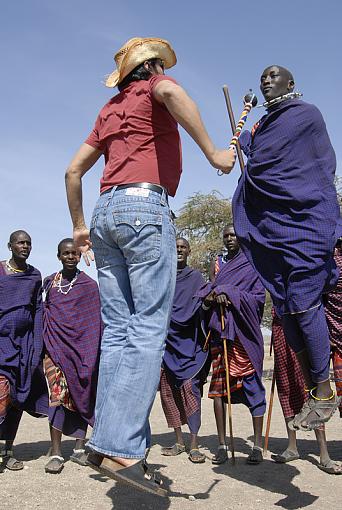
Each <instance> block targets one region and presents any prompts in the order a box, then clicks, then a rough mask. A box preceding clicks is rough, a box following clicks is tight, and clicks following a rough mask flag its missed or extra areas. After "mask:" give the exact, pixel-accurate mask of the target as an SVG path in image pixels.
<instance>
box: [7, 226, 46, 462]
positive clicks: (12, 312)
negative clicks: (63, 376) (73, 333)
mask: <svg viewBox="0 0 342 510" xmlns="http://www.w3.org/2000/svg"><path fill="white" fill-rule="evenodd" d="M8 248H9V250H10V251H11V252H12V256H11V257H10V258H9V260H7V261H2V262H0V439H3V440H5V445H4V448H3V449H2V450H1V452H0V472H2V471H3V470H4V469H5V468H7V469H11V470H15V471H17V470H19V469H23V467H24V466H23V463H22V462H21V461H19V460H17V459H15V458H14V457H13V442H14V439H15V437H16V434H17V430H18V427H19V423H20V420H21V416H22V413H23V411H26V412H28V413H29V414H31V415H32V416H36V417H40V416H46V415H47V413H48V393H47V387H46V383H45V378H44V373H43V365H42V351H43V341H42V324H43V323H42V318H43V309H42V278H41V275H40V272H39V271H38V270H37V269H35V268H34V267H33V266H30V265H28V264H27V263H26V261H27V259H28V257H29V255H30V253H31V248H32V245H31V237H30V236H29V235H28V234H27V233H26V232H24V231H23V230H17V231H16V232H13V233H12V234H11V236H10V240H9V243H8Z"/></svg>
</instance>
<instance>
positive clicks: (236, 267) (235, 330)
mask: <svg viewBox="0 0 342 510" xmlns="http://www.w3.org/2000/svg"><path fill="white" fill-rule="evenodd" d="M213 289H215V292H216V294H222V293H223V294H226V295H227V297H228V299H229V301H230V303H231V305H230V306H229V307H228V308H225V329H224V331H223V332H222V330H221V311H220V308H219V306H217V305H216V306H215V307H214V308H213V309H212V313H211V318H210V322H209V326H208V327H209V329H210V330H211V331H212V338H213V341H214V342H217V341H219V342H220V339H221V338H226V339H227V340H230V341H234V340H235V338H238V339H239V340H240V342H241V344H242V345H243V347H244V349H245V351H246V353H247V354H248V357H249V359H250V361H251V363H252V364H253V367H254V369H255V371H256V373H257V375H258V377H259V379H260V380H261V377H262V364H263V359H264V342H263V337H262V333H261V329H260V322H261V319H262V313H263V308H264V303H265V289H264V287H263V286H262V284H261V282H260V280H259V277H258V275H257V273H256V272H255V270H254V268H253V267H252V266H251V264H250V263H249V262H248V260H247V258H246V256H245V255H244V254H243V253H242V251H241V250H240V251H239V253H238V254H237V255H235V257H233V258H232V259H231V260H229V261H228V262H227V263H226V264H223V265H222V268H221V270H220V271H219V273H218V274H217V276H216V278H215V281H214V282H213V283H208V284H207V285H205V287H203V288H202V289H201V291H200V292H199V293H198V295H199V296H200V297H202V298H204V297H205V296H207V295H208V294H209V292H210V291H211V290H213Z"/></svg>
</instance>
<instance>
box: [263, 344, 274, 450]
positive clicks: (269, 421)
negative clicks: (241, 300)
mask: <svg viewBox="0 0 342 510" xmlns="http://www.w3.org/2000/svg"><path fill="white" fill-rule="evenodd" d="M271 355H272V340H271V345H270V356H271ZM275 382H276V377H275V366H274V365H273V375H272V384H271V393H270V401H269V404H268V413H267V424H266V432H265V440H264V451H263V454H264V455H265V456H266V455H267V451H268V439H269V437H270V430H271V419H272V410H273V400H274V389H275Z"/></svg>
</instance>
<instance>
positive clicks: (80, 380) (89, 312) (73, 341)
mask: <svg viewBox="0 0 342 510" xmlns="http://www.w3.org/2000/svg"><path fill="white" fill-rule="evenodd" d="M54 276H55V274H52V275H51V276H48V277H47V278H46V279H45V280H44V289H45V291H46V300H45V303H44V344H45V348H46V350H47V352H48V354H49V356H50V358H51V359H52V361H53V362H54V364H55V365H56V366H58V367H59V368H60V369H61V370H62V372H63V374H64V376H65V378H66V381H67V384H68V389H69V392H70V395H71V398H72V400H73V403H74V405H75V407H76V410H77V411H78V413H79V414H80V415H81V416H82V418H84V419H85V420H86V421H87V422H88V423H89V425H91V426H92V425H93V423H94V407H95V397H96V386H97V374H98V364H99V354H100V342H101V330H102V324H101V314H100V297H99V291H98V286H97V283H96V282H95V281H94V280H93V279H92V278H90V277H89V276H88V275H86V274H85V273H84V272H80V273H79V275H78V277H77V280H76V282H75V283H74V285H73V287H72V289H71V291H70V292H68V294H62V293H60V292H58V288H57V287H53V286H52V281H53V279H54ZM63 283H66V280H63Z"/></svg>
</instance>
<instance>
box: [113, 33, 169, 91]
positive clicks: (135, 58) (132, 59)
mask: <svg viewBox="0 0 342 510" xmlns="http://www.w3.org/2000/svg"><path fill="white" fill-rule="evenodd" d="M151 58H160V59H161V60H163V62H164V66H165V69H169V68H170V67H172V66H174V65H175V64H176V62H177V58H176V55H175V52H174V51H173V49H172V47H171V45H170V43H169V42H168V41H166V40H165V39H158V38H156V37H134V38H133V39H130V40H129V41H127V42H126V43H125V44H124V45H123V46H122V48H120V50H119V51H118V52H117V54H116V55H115V56H114V60H115V62H116V67H117V69H116V70H115V71H114V72H113V73H112V74H110V75H109V76H108V77H107V78H106V81H105V85H106V87H116V85H118V84H119V83H120V82H121V81H122V80H123V79H124V78H125V77H126V76H127V75H128V74H129V73H130V72H131V71H133V69H134V68H135V67H137V66H138V65H139V64H142V63H143V62H145V60H149V59H151Z"/></svg>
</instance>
